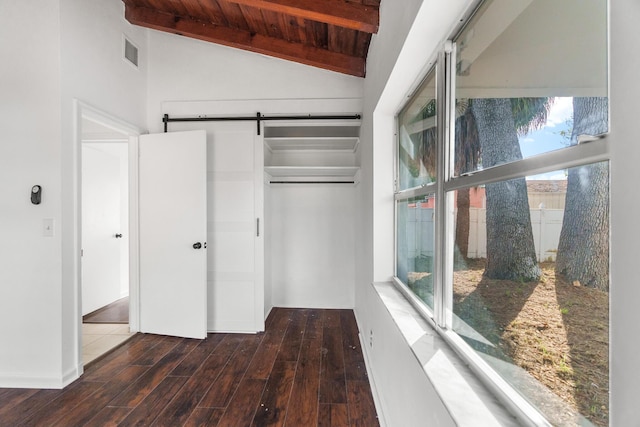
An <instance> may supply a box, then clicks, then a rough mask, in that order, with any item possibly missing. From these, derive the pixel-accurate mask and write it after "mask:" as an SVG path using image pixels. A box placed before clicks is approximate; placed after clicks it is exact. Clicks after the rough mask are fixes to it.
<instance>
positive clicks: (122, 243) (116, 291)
mask: <svg viewBox="0 0 640 427" xmlns="http://www.w3.org/2000/svg"><path fill="white" fill-rule="evenodd" d="M77 110H78V114H77V116H76V117H77V119H78V127H77V129H78V137H77V141H78V142H79V153H78V158H79V160H80V162H79V163H80V171H79V172H80V173H79V178H80V189H79V196H80V203H79V211H80V214H81V221H80V224H79V226H80V236H81V237H80V262H79V265H80V286H79V297H78V300H79V302H80V309H81V310H80V315H81V323H82V325H81V330H80V331H79V334H78V340H79V350H80V354H79V356H80V360H81V363H82V364H83V365H84V364H87V363H89V362H91V361H92V360H95V359H97V358H99V357H100V356H102V355H103V354H105V353H107V352H108V351H110V350H112V349H113V348H115V347H117V346H119V345H120V344H122V343H123V342H124V341H126V340H127V339H129V338H130V337H131V336H132V335H133V334H134V333H135V331H136V330H137V324H136V319H137V315H138V314H137V306H136V302H137V298H136V285H137V282H136V280H135V275H132V271H131V270H132V268H135V265H136V261H137V260H136V259H134V258H135V251H132V250H131V246H133V247H134V248H135V243H134V241H135V235H134V236H132V232H133V233H134V234H135V232H136V227H130V226H129V224H130V221H131V219H130V218H131V215H132V212H135V209H136V208H137V205H136V204H135V203H133V204H132V203H130V200H133V199H132V198H131V192H132V191H135V188H133V186H132V185H131V183H132V182H135V180H134V179H132V178H133V176H135V173H137V169H136V167H135V162H132V161H130V157H131V156H130V155H129V152H130V150H134V149H137V147H132V145H137V144H136V142H135V141H133V139H131V140H130V137H132V136H137V135H139V134H140V132H139V131H138V130H137V129H135V127H133V126H130V125H128V124H126V123H124V122H122V121H120V120H119V119H117V118H114V117H111V116H109V115H108V114H106V113H103V112H101V111H99V110H97V109H95V108H92V107H89V106H87V105H84V104H81V103H78V109H77ZM133 152H134V153H135V151H133ZM130 189H131V191H130ZM130 254H133V257H132V256H130ZM132 279H133V280H132Z"/></svg>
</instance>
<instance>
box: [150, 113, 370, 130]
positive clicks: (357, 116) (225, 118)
mask: <svg viewBox="0 0 640 427" xmlns="http://www.w3.org/2000/svg"><path fill="white" fill-rule="evenodd" d="M361 118H362V116H360V114H350V115H312V114H307V115H302V116H263V115H262V114H260V112H257V113H256V115H255V116H218V117H180V118H170V117H169V115H168V114H165V115H164V116H163V117H162V122H163V123H164V131H165V132H168V130H167V127H168V124H169V122H224V121H250V120H255V121H256V124H257V129H258V135H260V122H262V121H270V120H360V119H361Z"/></svg>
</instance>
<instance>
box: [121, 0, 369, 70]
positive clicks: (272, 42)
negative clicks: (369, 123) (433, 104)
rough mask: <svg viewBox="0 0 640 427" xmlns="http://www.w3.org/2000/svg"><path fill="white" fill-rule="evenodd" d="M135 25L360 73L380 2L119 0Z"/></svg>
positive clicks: (330, 0) (352, 0)
mask: <svg viewBox="0 0 640 427" xmlns="http://www.w3.org/2000/svg"><path fill="white" fill-rule="evenodd" d="M123 1H124V4H125V18H126V19H127V20H128V21H129V22H130V23H132V24H134V25H139V26H142V27H146V28H152V29H154V30H160V31H166V32H169V33H173V34H179V35H182V36H186V37H192V38H195V39H200V40H204V41H208V42H212V43H217V44H222V45H225V46H231V47H235V48H239V49H245V50H249V51H251V52H257V53H261V54H264V55H269V56H274V57H277V58H282V59H286V60H289V61H295V62H299V63H302V64H306V65H311V66H314V67H319V68H323V69H327V70H332V71H337V72H340V73H344V74H349V75H353V76H359V77H364V75H365V64H366V59H367V52H368V50H369V43H370V42H371V35H372V34H373V33H376V32H377V31H378V24H379V13H378V10H379V6H380V0H123Z"/></svg>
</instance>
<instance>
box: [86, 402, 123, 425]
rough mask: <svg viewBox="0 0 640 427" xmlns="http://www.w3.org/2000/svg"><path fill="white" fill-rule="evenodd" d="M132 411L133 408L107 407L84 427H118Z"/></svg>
mask: <svg viewBox="0 0 640 427" xmlns="http://www.w3.org/2000/svg"><path fill="white" fill-rule="evenodd" d="M131 411H133V409H131V408H121V407H117V406H107V407H106V408H104V409H103V410H102V411H100V412H98V414H97V415H96V416H95V417H93V418H91V419H90V420H89V421H88V422H87V423H86V424H84V425H83V426H82V427H117V426H118V424H119V423H120V422H121V421H122V420H124V419H125V418H126V417H127V415H129V413H130V412H131Z"/></svg>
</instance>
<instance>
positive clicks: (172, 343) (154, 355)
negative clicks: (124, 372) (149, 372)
mask: <svg viewBox="0 0 640 427" xmlns="http://www.w3.org/2000/svg"><path fill="white" fill-rule="evenodd" d="M160 339H161V340H162V341H161V342H160V343H159V344H158V345H156V346H155V347H153V349H150V350H149V351H147V352H145V353H144V354H142V355H140V357H139V358H137V359H136V360H134V361H133V362H131V364H132V365H143V366H152V365H155V364H156V363H158V361H160V360H162V358H163V357H164V356H165V355H166V354H167V353H169V352H170V351H171V350H173V349H174V348H175V347H176V346H177V345H178V344H180V343H182V342H183V338H178V337H161V338H160Z"/></svg>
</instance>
